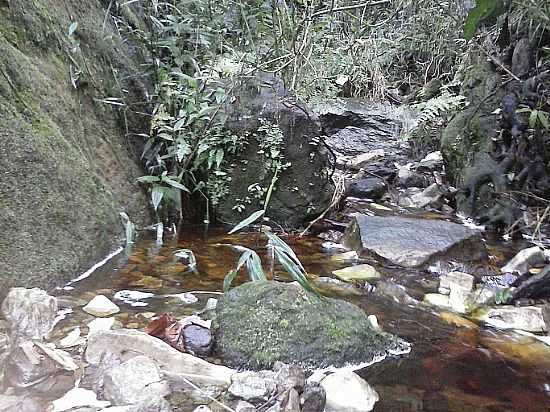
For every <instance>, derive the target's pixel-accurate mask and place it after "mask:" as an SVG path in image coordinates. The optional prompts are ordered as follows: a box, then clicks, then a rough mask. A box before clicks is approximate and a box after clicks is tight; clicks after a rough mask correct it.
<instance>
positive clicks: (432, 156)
mask: <svg viewBox="0 0 550 412" xmlns="http://www.w3.org/2000/svg"><path fill="white" fill-rule="evenodd" d="M424 162H443V155H442V154H441V152H440V151H439V150H438V151H437V152H432V153H429V154H428V155H426V157H425V158H424V159H422V160H421V161H420V163H424Z"/></svg>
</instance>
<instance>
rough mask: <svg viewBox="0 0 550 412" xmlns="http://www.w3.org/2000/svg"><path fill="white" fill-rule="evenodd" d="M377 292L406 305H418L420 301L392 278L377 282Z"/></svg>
mask: <svg viewBox="0 0 550 412" xmlns="http://www.w3.org/2000/svg"><path fill="white" fill-rule="evenodd" d="M375 293H377V294H380V295H384V296H387V297H389V298H392V299H393V300H394V301H395V302H397V303H401V304H404V305H417V304H418V303H419V302H418V300H416V299H415V298H413V297H412V296H411V295H409V294H408V293H407V289H406V288H405V287H404V286H402V285H398V284H397V283H395V282H393V281H391V280H382V281H380V282H378V283H377V284H376V289H375Z"/></svg>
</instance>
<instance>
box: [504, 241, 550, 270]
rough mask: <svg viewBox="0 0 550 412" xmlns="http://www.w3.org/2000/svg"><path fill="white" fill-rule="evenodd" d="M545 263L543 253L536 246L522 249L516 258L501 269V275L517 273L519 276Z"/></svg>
mask: <svg viewBox="0 0 550 412" xmlns="http://www.w3.org/2000/svg"><path fill="white" fill-rule="evenodd" d="M545 261H546V256H545V255H544V252H543V251H542V250H541V248H539V247H538V246H533V247H530V248H527V249H523V250H521V251H520V252H518V254H517V255H516V256H514V257H513V258H512V260H510V262H508V263H507V264H506V265H505V266H503V267H502V269H501V271H502V273H514V272H517V273H519V274H520V275H522V274H524V273H527V272H528V271H529V269H530V268H531V267H532V266H534V265H538V264H542V263H544V262H545Z"/></svg>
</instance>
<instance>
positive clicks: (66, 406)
mask: <svg viewBox="0 0 550 412" xmlns="http://www.w3.org/2000/svg"><path fill="white" fill-rule="evenodd" d="M52 405H53V412H62V411H68V410H70V409H73V408H79V407H80V408H82V407H97V408H106V407H107V406H109V405H111V402H109V401H100V400H98V399H97V395H96V394H95V392H93V391H91V390H88V389H83V388H73V389H71V390H70V391H69V392H67V393H66V394H65V395H63V397H61V398H59V399H57V400H55V401H53V403H52Z"/></svg>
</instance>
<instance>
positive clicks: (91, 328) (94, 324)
mask: <svg viewBox="0 0 550 412" xmlns="http://www.w3.org/2000/svg"><path fill="white" fill-rule="evenodd" d="M114 324H115V318H97V319H94V320H92V321H91V322H88V336H90V335H92V334H94V333H96V332H100V331H104V330H110V329H111V328H112V327H113V326H114Z"/></svg>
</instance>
